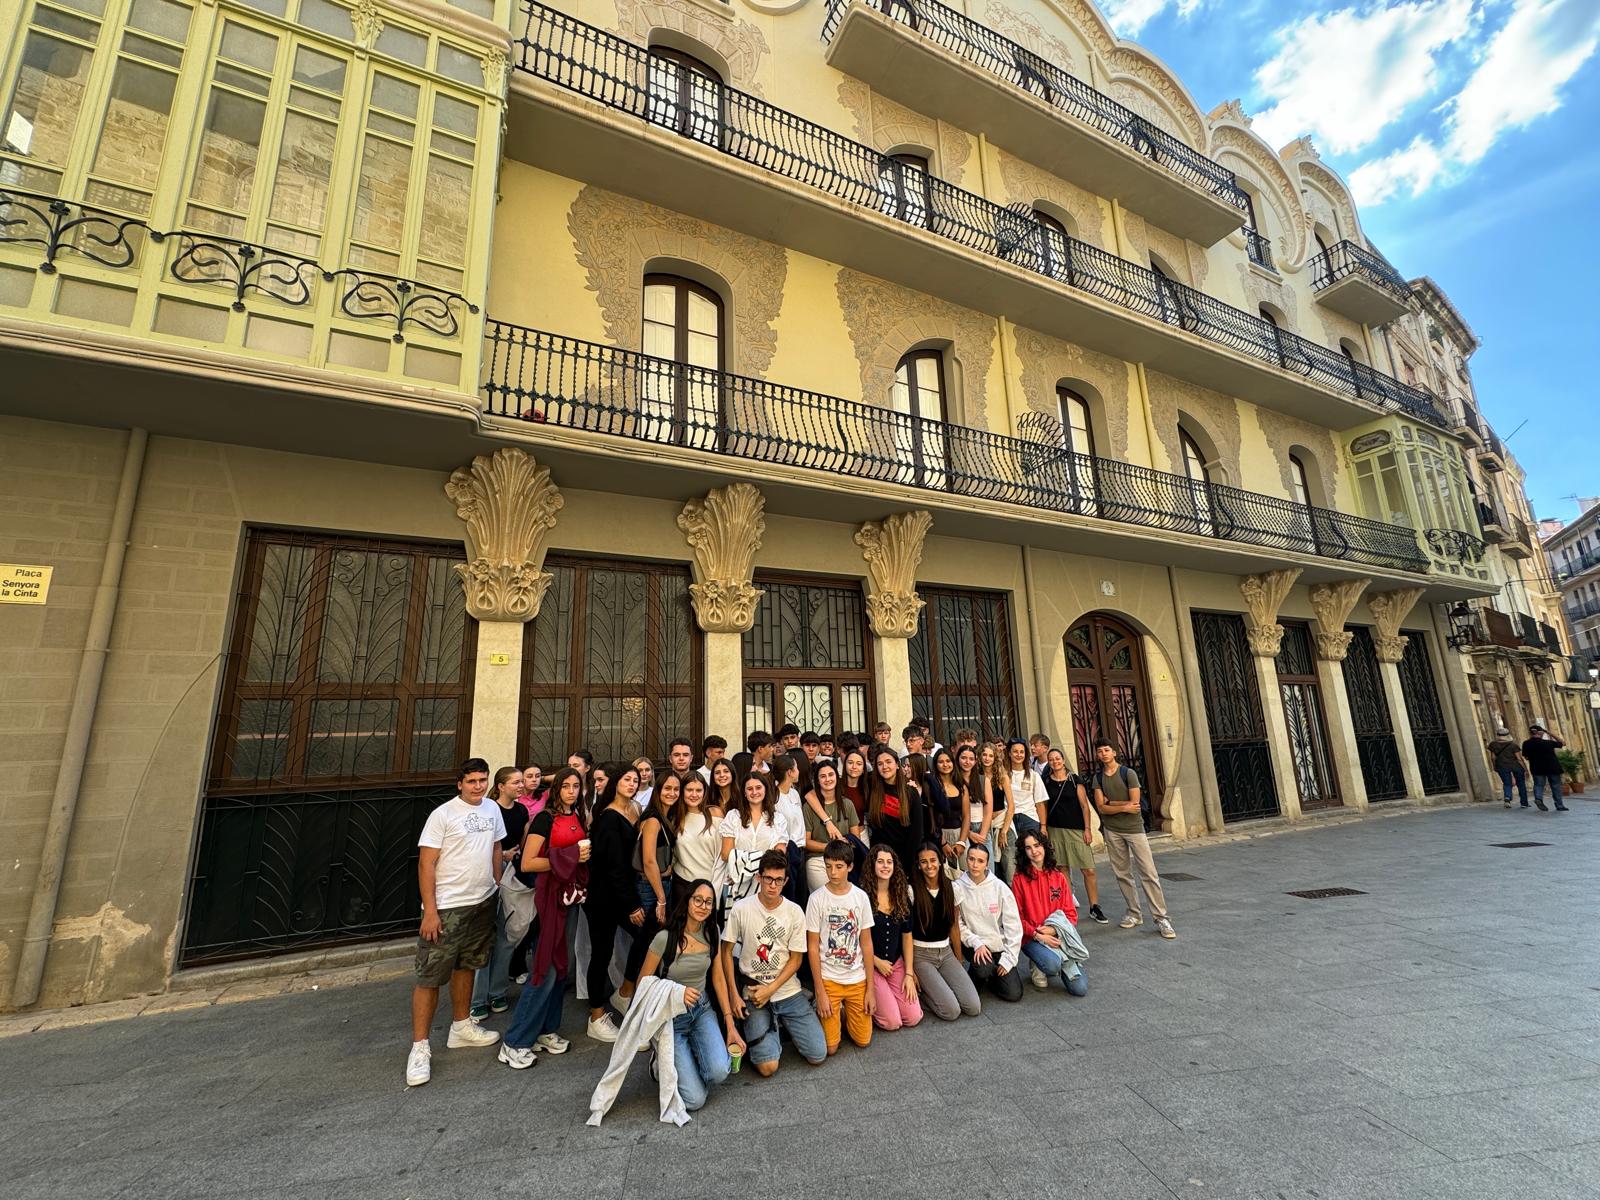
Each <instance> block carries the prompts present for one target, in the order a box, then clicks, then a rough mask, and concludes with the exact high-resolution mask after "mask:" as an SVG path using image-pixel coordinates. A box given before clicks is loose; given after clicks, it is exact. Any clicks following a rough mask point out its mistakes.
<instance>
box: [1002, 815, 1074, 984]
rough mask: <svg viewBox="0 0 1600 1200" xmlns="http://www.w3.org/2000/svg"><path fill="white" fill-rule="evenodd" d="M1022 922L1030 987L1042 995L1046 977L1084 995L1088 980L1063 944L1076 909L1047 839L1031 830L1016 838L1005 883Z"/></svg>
mask: <svg viewBox="0 0 1600 1200" xmlns="http://www.w3.org/2000/svg"><path fill="white" fill-rule="evenodd" d="M1011 894H1012V895H1014V896H1015V897H1016V898H1017V916H1019V917H1020V918H1021V919H1022V952H1023V953H1024V954H1026V955H1027V956H1028V959H1029V961H1031V962H1032V963H1033V965H1034V966H1035V967H1036V968H1038V971H1039V973H1038V974H1036V975H1035V976H1034V981H1033V985H1034V987H1036V988H1039V989H1040V990H1041V991H1043V990H1044V989H1045V988H1047V987H1049V986H1050V980H1051V979H1052V978H1058V979H1060V980H1061V984H1062V986H1063V987H1065V988H1066V989H1067V991H1069V992H1071V993H1072V994H1073V995H1074V996H1087V995H1088V994H1089V981H1088V979H1086V978H1085V977H1084V974H1083V970H1082V968H1080V967H1079V966H1078V963H1077V961H1076V959H1074V958H1073V956H1072V955H1071V954H1070V953H1069V952H1068V945H1067V940H1068V938H1069V937H1076V935H1077V924H1078V906H1077V904H1076V903H1075V902H1074V901H1073V898H1072V885H1071V884H1070V883H1068V882H1067V877H1066V876H1065V875H1064V874H1062V872H1061V870H1060V868H1059V867H1057V866H1056V856H1055V853H1054V851H1053V850H1052V849H1051V847H1050V842H1049V840H1048V839H1047V838H1046V837H1044V836H1042V835H1041V834H1040V833H1039V831H1038V830H1037V829H1028V830H1024V831H1023V833H1022V835H1021V836H1020V837H1018V838H1017V873H1016V875H1014V876H1013V877H1012V879H1011Z"/></svg>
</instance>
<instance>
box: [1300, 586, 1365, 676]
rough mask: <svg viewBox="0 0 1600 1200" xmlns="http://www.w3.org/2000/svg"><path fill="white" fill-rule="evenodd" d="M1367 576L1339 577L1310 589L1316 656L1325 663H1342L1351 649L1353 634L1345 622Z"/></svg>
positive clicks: (1312, 630) (1363, 588)
mask: <svg viewBox="0 0 1600 1200" xmlns="http://www.w3.org/2000/svg"><path fill="white" fill-rule="evenodd" d="M1371 582H1372V580H1370V579H1341V580H1339V581H1338V582H1336V583H1318V584H1313V585H1312V588H1311V612H1312V614H1313V617H1314V619H1313V620H1312V622H1311V633H1312V636H1313V638H1314V639H1315V640H1316V643H1317V657H1318V658H1320V659H1323V660H1324V661H1325V662H1343V661H1344V656H1345V653H1346V652H1347V651H1348V650H1349V649H1350V639H1351V637H1352V636H1353V635H1352V634H1350V633H1348V632H1346V630H1345V627H1344V623H1345V622H1346V621H1347V620H1349V619H1350V610H1351V609H1353V608H1354V607H1355V606H1356V601H1357V600H1359V599H1360V598H1361V593H1362V592H1364V591H1366V590H1367V585H1368V584H1369V583H1371Z"/></svg>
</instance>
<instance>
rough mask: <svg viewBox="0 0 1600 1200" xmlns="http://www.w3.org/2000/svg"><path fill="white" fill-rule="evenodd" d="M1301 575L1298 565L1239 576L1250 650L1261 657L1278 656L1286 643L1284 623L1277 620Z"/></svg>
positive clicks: (1246, 634)
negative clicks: (1284, 639)
mask: <svg viewBox="0 0 1600 1200" xmlns="http://www.w3.org/2000/svg"><path fill="white" fill-rule="evenodd" d="M1299 578H1300V568H1299V567H1286V568H1284V569H1283V570H1281V571H1263V572H1262V573H1261V574H1259V575H1246V576H1245V577H1244V578H1243V579H1241V580H1239V594H1240V595H1242V596H1243V597H1244V605H1245V610H1246V611H1245V636H1246V637H1247V638H1248V639H1249V641H1250V653H1252V654H1254V655H1256V656H1257V657H1258V658H1276V657H1278V650H1279V648H1280V647H1281V646H1282V645H1283V626H1282V625H1280V624H1278V610H1279V609H1280V608H1282V607H1283V602H1284V600H1285V599H1287V598H1288V595H1289V591H1290V589H1291V588H1293V587H1294V581H1295V580H1297V579H1299Z"/></svg>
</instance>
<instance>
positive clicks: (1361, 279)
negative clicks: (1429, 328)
mask: <svg viewBox="0 0 1600 1200" xmlns="http://www.w3.org/2000/svg"><path fill="white" fill-rule="evenodd" d="M1311 286H1312V287H1314V288H1315V289H1316V292H1317V303H1319V304H1324V305H1326V306H1327V307H1329V308H1331V309H1332V310H1333V311H1334V312H1336V313H1338V314H1339V315H1340V316H1344V317H1349V318H1350V319H1351V320H1352V321H1358V322H1360V323H1361V324H1363V325H1387V324H1388V323H1389V322H1390V321H1393V320H1394V319H1395V318H1396V317H1399V316H1403V315H1404V314H1405V313H1406V312H1407V310H1408V309H1409V308H1410V305H1411V288H1410V286H1409V285H1408V284H1407V283H1406V281H1405V279H1404V278H1403V277H1402V276H1401V274H1400V272H1398V271H1396V270H1395V269H1394V267H1392V266H1391V265H1390V264H1389V260H1388V259H1386V258H1384V257H1383V255H1381V254H1379V253H1377V252H1376V251H1373V250H1368V249H1367V248H1366V247H1365V246H1358V245H1356V243H1355V242H1351V241H1343V242H1336V243H1334V244H1333V245H1332V246H1329V247H1328V248H1327V249H1326V250H1324V251H1323V252H1322V253H1321V254H1318V255H1317V256H1316V257H1315V258H1313V259H1312V260H1311Z"/></svg>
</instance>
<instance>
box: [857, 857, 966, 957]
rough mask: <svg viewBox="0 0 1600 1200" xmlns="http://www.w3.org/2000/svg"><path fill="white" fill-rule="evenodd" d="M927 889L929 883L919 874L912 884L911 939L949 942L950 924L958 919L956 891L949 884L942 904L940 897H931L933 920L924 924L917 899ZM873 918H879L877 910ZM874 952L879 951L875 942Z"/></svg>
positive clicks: (930, 906)
mask: <svg viewBox="0 0 1600 1200" xmlns="http://www.w3.org/2000/svg"><path fill="white" fill-rule="evenodd" d="M927 890H928V885H927V884H926V883H925V882H924V881H923V879H922V877H921V876H920V875H919V876H918V877H917V881H916V882H915V883H913V884H912V885H911V940H912V941H913V942H948V941H949V940H950V926H952V925H954V924H955V919H956V913H955V892H954V891H953V890H952V889H951V888H950V887H949V886H948V885H947V886H946V889H945V890H946V893H947V894H946V896H945V897H944V903H942V904H941V903H940V898H939V897H937V896H933V897H930V903H929V905H928V907H929V908H930V909H932V910H933V920H932V923H931V924H928V925H923V923H922V920H921V918H920V916H919V915H918V914H919V913H920V912H921V911H922V910H921V909H920V908H918V907H917V900H918V898H919V896H921V895H923V894H925V893H926V892H927ZM872 919H873V921H874V922H876V921H877V920H878V914H877V913H876V912H874V913H873V914H872ZM873 928H874V929H876V928H877V925H876V924H874V925H873ZM873 953H877V950H876V944H874V950H873Z"/></svg>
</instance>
